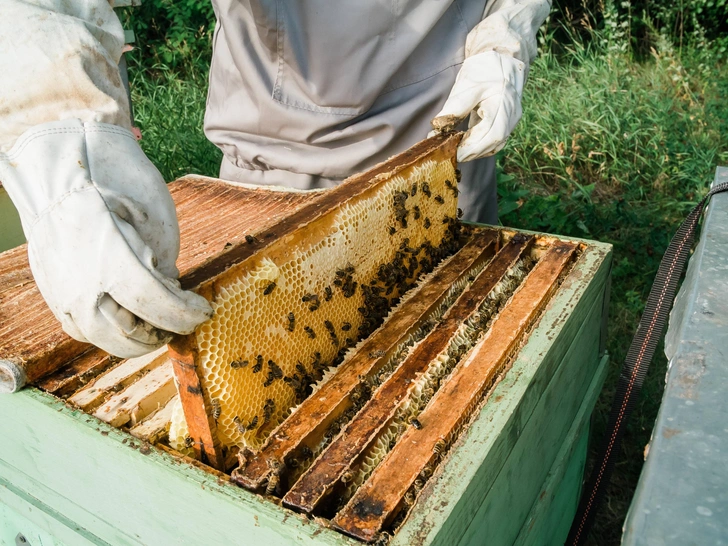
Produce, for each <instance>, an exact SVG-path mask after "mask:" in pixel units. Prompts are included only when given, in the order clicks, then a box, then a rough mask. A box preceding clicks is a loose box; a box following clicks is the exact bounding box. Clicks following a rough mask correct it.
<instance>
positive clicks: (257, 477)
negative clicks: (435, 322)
mask: <svg viewBox="0 0 728 546" xmlns="http://www.w3.org/2000/svg"><path fill="white" fill-rule="evenodd" d="M497 242H498V237H497V236H496V235H495V233H494V232H492V231H481V232H479V233H478V234H476V235H475V236H474V237H473V239H472V240H471V241H469V242H468V243H467V244H466V245H465V246H464V247H463V248H462V249H461V250H460V251H459V252H458V253H457V254H455V255H454V256H453V257H452V258H450V259H449V260H448V261H447V262H445V263H444V264H443V265H442V266H441V267H440V268H438V270H437V271H435V272H434V273H433V275H432V278H431V279H430V280H429V282H427V283H422V284H420V285H419V286H418V287H417V288H416V289H415V292H414V294H412V295H411V296H410V297H408V299H407V300H406V301H405V302H403V303H402V305H400V306H399V307H397V308H396V309H395V310H394V311H393V312H392V315H391V316H390V317H389V318H388V319H387V322H386V328H385V327H382V328H379V329H378V330H376V331H375V332H374V333H373V334H372V335H371V336H369V338H367V340H365V341H364V343H362V345H361V346H360V347H359V349H358V350H357V351H356V353H354V354H352V355H351V357H349V358H347V360H346V361H345V362H343V363H342V364H341V365H340V366H339V367H338V369H337V371H336V375H334V376H333V377H332V378H331V379H330V380H329V381H328V382H326V383H325V384H324V385H323V386H322V387H321V388H320V389H319V390H317V391H316V395H315V396H310V397H309V398H307V399H306V400H305V401H304V402H303V403H302V404H301V406H300V407H299V408H298V410H297V411H296V412H295V413H294V414H292V415H291V416H290V417H289V418H288V419H286V421H284V422H283V423H282V424H281V425H280V426H279V427H278V428H277V429H276V430H274V431H273V432H272V433H271V435H270V437H269V438H268V440H267V442H266V444H265V445H264V446H263V447H262V448H261V450H260V451H259V452H258V453H257V454H255V455H254V456H253V457H252V458H250V459H249V460H246V461H244V462H245V465H244V466H243V467H242V468H241V469H240V470H238V471H236V472H235V473H234V475H233V478H234V479H235V481H236V482H237V483H238V484H240V485H242V486H243V487H246V488H248V489H252V490H256V489H258V488H260V487H261V486H262V485H263V484H264V482H265V481H266V480H267V479H268V477H269V475H270V472H271V470H270V467H269V465H268V463H267V461H268V460H270V459H275V460H279V461H282V460H284V459H285V458H286V457H287V456H288V455H289V454H290V453H292V452H293V451H295V450H296V449H300V448H301V447H302V446H303V445H307V446H308V447H309V448H311V447H313V445H314V444H315V443H317V442H318V441H319V440H320V437H321V435H322V434H323V432H324V430H325V429H326V428H327V427H328V426H329V425H330V424H331V423H332V422H333V421H334V420H335V419H336V418H337V417H338V416H339V415H341V413H343V412H344V411H346V410H347V409H348V408H349V407H350V406H351V400H350V398H349V395H350V393H351V392H352V390H353V389H355V388H356V387H357V386H359V384H360V382H361V378H362V377H370V376H371V375H373V374H374V373H376V372H377V371H378V370H379V369H380V368H381V366H382V365H383V364H384V363H385V362H386V361H387V358H388V357H389V355H390V354H391V352H392V351H393V350H394V349H395V348H396V347H397V346H398V345H399V344H400V343H401V342H402V340H403V339H405V338H407V336H409V335H410V334H411V333H412V332H413V331H415V330H416V329H417V328H418V327H419V324H420V322H421V321H422V320H424V319H425V318H426V317H427V316H428V314H430V313H431V312H432V311H433V310H434V309H435V308H436V307H437V306H438V305H439V303H440V302H441V301H442V298H443V297H444V296H445V295H446V293H447V291H448V290H449V289H450V287H451V286H452V284H454V283H455V282H457V281H458V279H460V278H462V277H463V276H464V275H467V274H468V271H469V270H470V269H471V268H472V267H473V266H474V265H475V264H476V263H478V261H480V260H483V259H487V258H489V257H490V256H492V255H493V254H494V253H495V247H496V244H497ZM377 355H380V356H377Z"/></svg>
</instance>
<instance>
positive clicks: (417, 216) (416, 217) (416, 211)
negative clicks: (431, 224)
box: [412, 205, 421, 220]
mask: <svg viewBox="0 0 728 546" xmlns="http://www.w3.org/2000/svg"><path fill="white" fill-rule="evenodd" d="M412 212H414V216H415V220H419V219H420V215H421V213H420V207H418V206H417V205H415V206H414V207H412Z"/></svg>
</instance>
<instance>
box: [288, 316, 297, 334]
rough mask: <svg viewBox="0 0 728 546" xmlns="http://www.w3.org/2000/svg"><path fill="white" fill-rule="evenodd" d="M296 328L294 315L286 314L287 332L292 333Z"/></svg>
mask: <svg viewBox="0 0 728 546" xmlns="http://www.w3.org/2000/svg"><path fill="white" fill-rule="evenodd" d="M295 328H296V315H294V314H293V313H288V331H289V332H293V330H294V329H295Z"/></svg>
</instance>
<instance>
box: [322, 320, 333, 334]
mask: <svg viewBox="0 0 728 546" xmlns="http://www.w3.org/2000/svg"><path fill="white" fill-rule="evenodd" d="M324 326H325V327H326V329H327V330H328V331H329V332H334V331H335V330H334V325H333V324H332V323H331V321H330V320H325V321H324Z"/></svg>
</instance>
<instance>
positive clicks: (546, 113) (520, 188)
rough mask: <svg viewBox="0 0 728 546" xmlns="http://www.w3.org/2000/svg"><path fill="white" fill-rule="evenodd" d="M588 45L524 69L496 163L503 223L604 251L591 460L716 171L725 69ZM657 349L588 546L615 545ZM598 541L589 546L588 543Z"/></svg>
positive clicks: (654, 399)
mask: <svg viewBox="0 0 728 546" xmlns="http://www.w3.org/2000/svg"><path fill="white" fill-rule="evenodd" d="M597 43H598V41H597V40H594V41H593V42H592V45H591V47H590V48H585V47H581V46H579V45H577V44H571V45H570V46H569V52H568V53H567V54H565V55H560V56H558V57H556V56H553V55H548V54H546V55H543V56H542V57H541V58H539V59H538V60H537V61H536V63H535V64H534V66H533V67H532V70H531V73H530V77H529V82H528V86H527V90H526V97H525V99H524V110H525V111H524V116H523V119H522V121H521V123H520V124H519V126H518V127H517V129H516V131H515V132H514V134H513V135H512V137H511V139H510V141H509V143H508V145H507V147H506V150H505V153H504V154H503V156H502V158H501V160H500V165H501V174H500V179H499V194H500V198H501V200H500V208H501V221H502V223H503V224H504V225H508V226H512V227H521V228H527V229H533V230H540V231H546V232H551V233H559V234H565V235H574V236H580V237H587V238H593V239H596V240H599V241H604V242H609V243H612V244H613V245H614V269H613V271H612V292H611V306H610V315H609V329H608V344H607V348H608V350H609V352H610V354H611V357H612V358H611V364H610V375H609V378H608V379H607V383H606V387H605V389H604V391H603V393H602V396H601V397H600V399H599V401H598V403H597V411H596V415H595V427H594V433H595V434H594V441H593V442H592V444H593V445H592V448H591V449H592V451H591V455H592V457H594V451H595V449H596V448H598V444H599V443H600V442H601V435H602V433H603V431H604V428H605V423H606V420H607V417H608V415H609V409H610V405H611V401H612V397H613V395H614V388H615V385H616V380H617V377H618V372H619V368H620V366H621V363H622V362H623V360H624V357H625V354H626V351H627V347H628V346H629V342H630V341H631V338H632V336H633V335H634V332H635V329H636V326H637V322H638V320H639V316H640V314H641V313H642V310H643V305H644V301H645V299H646V298H647V294H648V292H649V289H650V287H651V285H652V281H653V278H654V274H655V272H656V271H657V267H658V264H659V261H660V258H661V257H662V254H663V253H664V250H665V249H666V248H667V244H668V242H669V239H670V237H671V236H672V234H673V233H674V231H675V229H676V228H677V226H678V224H679V223H680V221H681V220H682V218H683V217H684V216H685V215H686V214H687V212H688V211H689V210H690V208H692V206H693V205H694V204H695V203H696V202H697V201H698V200H699V199H700V198H701V197H702V196H703V195H705V193H706V192H707V190H708V187H709V185H710V182H711V181H712V179H713V176H714V172H715V168H716V166H718V165H720V164H723V165H725V164H728V131H727V130H726V129H728V127H727V126H726V123H728V104H726V102H725V96H726V91H727V89H726V88H727V87H728V68H726V66H725V65H712V66H710V67H709V68H706V66H708V65H707V64H706V63H705V62H704V58H705V52H704V51H697V50H685V51H683V53H682V55H681V56H680V57H678V56H677V54H676V53H675V52H674V51H673V50H672V48H671V47H670V46H669V44H667V43H665V42H663V43H662V48H661V49H660V50H655V52H654V54H653V58H652V59H651V60H649V61H646V62H642V63H636V62H634V61H633V60H631V59H630V57H629V56H627V55H625V54H620V53H609V52H608V51H609V50H608V49H607V48H606V47H599V46H598V45H596V44H597ZM665 371H666V359H665V357H664V355H663V353H662V348H661V347H660V348H658V353H657V356H656V357H655V359H654V362H653V363H652V367H651V369H650V372H649V374H648V376H647V379H646V381H645V385H644V389H643V392H642V396H641V401H640V403H639V405H638V406H637V408H636V409H635V412H634V414H633V416H632V419H631V421H630V423H629V425H628V429H627V433H626V435H625V438H624V443H623V450H622V451H623V453H622V456H621V460H620V461H619V462H618V463H617V466H616V471H615V473H614V476H613V478H612V484H611V486H610V488H609V492H608V497H607V499H606V502H605V503H604V505H603V506H602V508H601V511H600V512H599V515H598V519H597V522H596V525H595V529H594V532H593V533H592V540H593V542H592V543H593V544H599V545H607V544H619V543H620V537H621V530H622V523H623V520H624V517H625V515H626V512H627V509H628V508H629V503H630V501H631V498H632V494H633V492H634V488H635V486H636V484H637V480H638V479H639V473H640V470H641V468H642V462H643V451H644V448H645V446H646V445H647V443H648V442H649V439H650V434H651V431H652V426H653V424H654V420H655V417H656V415H657V411H658V409H659V405H660V400H661V396H662V390H663V385H664V377H665ZM594 537H598V539H596V538H594Z"/></svg>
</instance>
